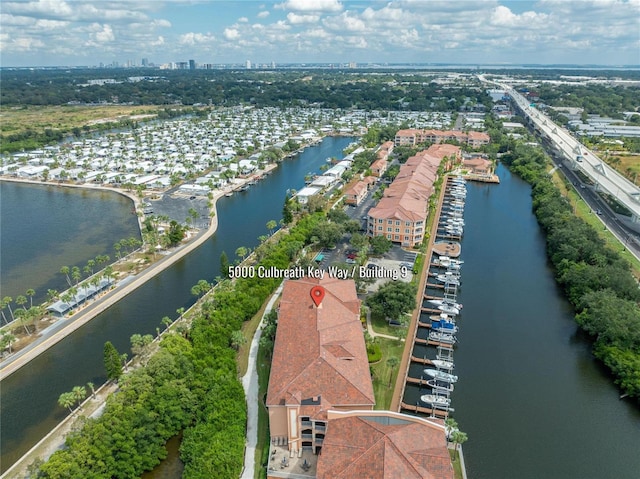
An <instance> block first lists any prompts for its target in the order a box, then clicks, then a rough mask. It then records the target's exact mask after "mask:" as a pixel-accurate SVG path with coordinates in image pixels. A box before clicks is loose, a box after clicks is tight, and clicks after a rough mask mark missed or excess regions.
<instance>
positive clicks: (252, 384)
mask: <svg viewBox="0 0 640 479" xmlns="http://www.w3.org/2000/svg"><path fill="white" fill-rule="evenodd" d="M283 286H284V282H283V283H280V286H278V289H276V291H275V292H274V293H273V295H272V296H271V299H270V300H269V303H267V307H266V308H265V310H264V313H263V314H262V318H261V319H260V324H259V325H258V329H256V333H255V334H254V335H253V339H252V341H251V348H250V349H249V361H248V364H247V372H246V373H245V375H244V376H242V387H243V388H244V394H245V396H246V399H247V442H246V446H245V450H244V469H243V471H242V476H241V477H240V479H253V478H254V476H255V462H256V461H255V456H256V444H257V443H258V407H259V404H260V400H259V398H258V388H259V386H258V369H257V358H258V346H259V344H260V338H261V337H262V327H263V325H264V318H265V317H266V316H267V314H269V313H270V312H271V310H272V309H273V305H274V304H275V302H276V300H277V299H278V297H279V296H280V293H282V288H283Z"/></svg>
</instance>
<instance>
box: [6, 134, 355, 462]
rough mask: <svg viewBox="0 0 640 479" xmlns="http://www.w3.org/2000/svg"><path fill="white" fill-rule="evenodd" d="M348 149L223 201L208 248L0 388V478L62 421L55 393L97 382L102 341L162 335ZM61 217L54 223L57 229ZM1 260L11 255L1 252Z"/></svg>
mask: <svg viewBox="0 0 640 479" xmlns="http://www.w3.org/2000/svg"><path fill="white" fill-rule="evenodd" d="M351 141H353V138H348V137H339V138H326V139H325V140H324V141H323V142H322V143H321V144H319V145H317V146H314V147H311V148H307V149H306V150H305V151H304V152H303V153H301V154H300V155H299V157H297V158H294V159H288V160H285V161H284V162H283V163H282V164H281V165H280V166H279V167H278V168H277V169H276V170H274V172H273V174H271V175H270V176H268V177H266V178H265V179H264V180H263V181H261V182H259V183H257V184H256V185H254V186H253V187H251V189H249V190H248V191H247V192H244V193H236V194H234V195H233V196H232V197H228V198H227V197H224V198H222V199H221V200H220V201H219V202H218V219H219V227H218V232H217V233H216V234H215V235H214V236H213V237H212V238H211V239H210V240H209V241H207V242H206V243H205V244H203V245H202V246H201V247H200V248H198V249H197V250H196V251H194V252H193V253H191V254H189V255H188V256H187V257H185V258H183V259H182V260H181V261H179V262H177V263H176V264H175V265H173V266H172V267H170V268H168V269H167V270H165V271H164V272H163V273H161V274H160V275H158V276H156V277H155V278H154V279H152V280H151V281H149V282H148V283H146V284H145V285H144V286H142V287H140V288H138V289H137V290H136V291H135V292H133V293H132V294H130V295H129V296H128V297H126V298H125V299H123V300H122V301H120V302H118V303H117V304H116V305H114V306H113V307H111V308H110V309H109V310H107V311H105V312H104V313H103V314H101V315H99V316H97V317H96V318H95V319H94V320H92V321H91V322H90V323H88V324H87V325H85V326H83V327H82V328H80V329H79V330H78V331H76V332H75V333H73V334H72V335H70V336H69V337H67V338H66V339H65V340H63V341H61V342H60V343H58V344H57V345H56V346H54V347H52V348H51V349H49V350H48V351H47V352H45V353H43V354H42V355H40V356H39V357H38V358H36V359H35V360H33V361H32V362H31V363H29V365H28V366H27V367H24V368H21V369H20V370H19V371H18V372H16V373H14V374H12V375H11V376H9V377H8V378H7V379H5V380H4V381H2V387H1V388H0V399H1V401H0V413H1V417H2V428H1V430H0V447H1V453H2V456H1V461H0V462H1V468H2V470H3V471H4V470H6V469H7V468H8V467H9V466H10V465H11V464H12V463H13V462H15V461H16V460H17V459H18V458H19V457H20V456H21V455H22V454H24V452H26V451H27V450H28V449H29V448H30V447H31V446H32V445H33V444H35V443H36V442H37V441H38V440H39V439H40V438H41V437H42V436H44V435H45V434H46V433H47V432H48V431H49V430H51V428H53V427H54V426H55V425H56V423H57V422H58V421H60V420H61V419H62V418H63V417H64V416H65V415H66V413H65V410H63V409H62V408H61V407H59V406H58V405H57V399H58V396H59V395H60V393H62V392H65V391H70V390H71V389H72V388H73V386H76V385H82V384H86V383H87V382H88V381H91V382H93V383H95V384H102V383H103V382H104V380H105V375H104V367H103V363H102V350H103V346H104V343H105V341H111V342H112V343H113V344H114V345H115V346H116V348H118V350H119V351H121V352H124V351H127V352H128V351H129V338H130V337H131V335H132V334H134V333H142V334H146V333H155V330H156V327H162V325H161V323H160V320H161V318H162V317H163V316H169V317H172V318H175V317H177V313H176V310H177V309H179V308H181V307H185V308H187V307H189V306H190V305H191V304H193V302H194V300H195V297H194V296H193V295H191V292H190V290H191V287H192V286H193V285H194V284H196V283H197V282H198V280H200V279H206V280H208V281H213V280H214V279H215V278H216V276H219V275H220V254H221V253H222V251H226V253H227V254H228V255H229V258H230V259H233V256H234V253H235V250H236V249H237V248H238V247H239V246H248V247H254V246H256V245H257V243H258V240H257V238H258V236H260V235H263V234H267V228H266V223H267V221H269V220H271V219H275V220H280V218H281V217H282V205H283V202H284V198H285V195H286V191H287V189H289V188H294V189H300V188H302V187H303V186H304V176H305V175H306V174H307V173H308V172H318V171H319V168H320V167H321V166H322V165H324V164H325V160H326V158H327V157H330V156H337V157H341V155H342V150H343V149H344V148H345V147H346V146H347V145H348V144H349V143H350V142H351ZM72 201H73V200H70V202H72ZM58 211H60V212H62V211H64V208H62V209H60V210H58ZM64 217H65V215H61V216H60V219H59V220H58V221H63V220H64ZM7 227H11V225H9V224H7ZM88 227H89V229H90V228H91V225H89V226H88ZM3 229H4V228H3ZM52 241H53V238H52ZM5 254H10V252H7V251H3V256H4V255H5ZM90 257H91V255H90ZM87 259H88V258H87ZM57 270H59V267H58V269H57ZM57 270H56V271H57Z"/></svg>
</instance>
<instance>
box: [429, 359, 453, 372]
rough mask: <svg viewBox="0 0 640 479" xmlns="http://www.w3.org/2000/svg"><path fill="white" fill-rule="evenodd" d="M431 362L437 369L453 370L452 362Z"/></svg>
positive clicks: (436, 360) (435, 360)
mask: <svg viewBox="0 0 640 479" xmlns="http://www.w3.org/2000/svg"><path fill="white" fill-rule="evenodd" d="M431 362H432V363H433V365H434V366H435V367H437V368H438V369H449V370H451V369H453V361H445V360H444V359H432V360H431Z"/></svg>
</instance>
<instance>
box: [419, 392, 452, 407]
mask: <svg viewBox="0 0 640 479" xmlns="http://www.w3.org/2000/svg"><path fill="white" fill-rule="evenodd" d="M420 401H422V402H423V403H426V404H431V405H432V406H436V407H449V405H450V404H451V399H449V398H448V397H447V396H443V395H441V394H423V395H422V396H420Z"/></svg>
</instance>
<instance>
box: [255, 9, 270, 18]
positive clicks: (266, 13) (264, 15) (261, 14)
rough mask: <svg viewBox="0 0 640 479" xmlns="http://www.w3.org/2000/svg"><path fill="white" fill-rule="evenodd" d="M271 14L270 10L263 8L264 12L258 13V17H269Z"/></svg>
mask: <svg viewBox="0 0 640 479" xmlns="http://www.w3.org/2000/svg"><path fill="white" fill-rule="evenodd" d="M268 16H269V11H267V10H263V11H262V12H260V13H258V18H267V17H268Z"/></svg>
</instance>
